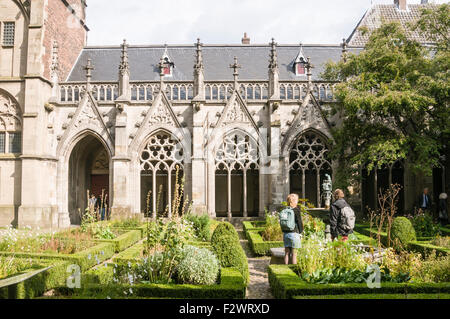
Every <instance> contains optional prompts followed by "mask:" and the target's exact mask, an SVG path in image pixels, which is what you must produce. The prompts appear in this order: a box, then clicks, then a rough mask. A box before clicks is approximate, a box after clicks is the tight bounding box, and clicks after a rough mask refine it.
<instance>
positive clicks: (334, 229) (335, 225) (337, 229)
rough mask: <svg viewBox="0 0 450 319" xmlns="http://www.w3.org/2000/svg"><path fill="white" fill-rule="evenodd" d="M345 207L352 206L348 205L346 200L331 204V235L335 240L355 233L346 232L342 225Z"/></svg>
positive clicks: (351, 231)
mask: <svg viewBox="0 0 450 319" xmlns="http://www.w3.org/2000/svg"><path fill="white" fill-rule="evenodd" d="M345 206H350V205H349V204H347V202H346V201H345V199H343V198H340V199H338V200H337V201H335V202H334V203H333V204H331V208H330V233H331V236H332V237H333V238H337V237H338V236H339V235H340V236H348V235H349V234H351V233H353V230H344V229H343V228H342V226H341V225H342V223H341V214H340V213H341V209H342V208H344V207H345Z"/></svg>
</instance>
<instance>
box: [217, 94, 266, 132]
mask: <svg viewBox="0 0 450 319" xmlns="http://www.w3.org/2000/svg"><path fill="white" fill-rule="evenodd" d="M234 123H241V124H248V125H252V126H254V128H255V129H256V130H258V127H257V126H256V124H255V121H254V120H253V118H252V116H251V114H250V112H249V111H248V108H247V106H246V105H245V102H244V101H243V100H242V98H241V97H240V95H239V94H237V93H236V92H234V93H233V95H232V96H231V98H230V99H229V100H228V104H227V105H226V106H225V109H224V110H223V114H222V116H221V117H220V118H219V121H218V122H217V125H216V127H220V126H226V125H228V124H234Z"/></svg>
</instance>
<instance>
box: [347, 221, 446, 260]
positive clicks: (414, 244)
mask: <svg viewBox="0 0 450 319" xmlns="http://www.w3.org/2000/svg"><path fill="white" fill-rule="evenodd" d="M355 229H357V230H358V232H360V233H362V234H364V235H366V236H372V238H373V239H374V240H376V238H377V233H378V231H376V230H373V229H372V231H371V230H370V228H368V227H364V226H362V225H357V226H355ZM422 239H424V238H422ZM380 240H381V243H382V244H383V245H387V244H388V243H387V241H388V239H387V233H386V232H380ZM407 248H408V249H409V250H411V251H415V252H419V253H422V254H430V253H431V252H432V251H433V250H434V251H436V253H437V254H438V255H444V256H445V255H448V254H449V253H450V249H448V248H445V247H440V246H436V245H433V244H431V240H416V241H411V242H409V243H408V247H407Z"/></svg>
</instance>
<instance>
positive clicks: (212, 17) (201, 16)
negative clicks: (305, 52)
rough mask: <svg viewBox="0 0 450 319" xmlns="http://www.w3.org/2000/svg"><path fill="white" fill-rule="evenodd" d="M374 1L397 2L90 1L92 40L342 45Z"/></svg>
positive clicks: (107, 42)
mask: <svg viewBox="0 0 450 319" xmlns="http://www.w3.org/2000/svg"><path fill="white" fill-rule="evenodd" d="M372 2H373V3H392V2H393V0H223V1H218V0H164V1H157V0H127V1H123V0H89V1H88V8H87V25H88V26H89V28H90V30H91V31H90V32H89V35H88V44H89V45H118V44H120V43H121V42H122V39H124V38H126V39H127V41H128V42H129V43H130V44H163V43H168V44H174V43H177V44H191V43H194V42H195V41H196V39H197V38H198V37H200V38H201V40H202V42H203V43H240V41H241V38H242V36H243V33H244V32H247V34H248V36H249V37H250V38H251V43H268V42H269V41H270V39H271V38H272V37H274V38H275V39H276V41H277V42H279V43H299V42H303V43H339V42H340V41H341V40H342V38H344V37H348V36H349V34H350V33H351V31H352V30H353V28H354V27H355V26H356V24H357V22H358V21H359V19H360V18H361V17H362V15H363V14H364V12H365V11H366V10H367V9H368V8H369V7H370V4H371V3H372ZM436 2H438V3H443V2H446V1H445V0H438V1H436ZM408 3H420V0H414V1H413V0H408Z"/></svg>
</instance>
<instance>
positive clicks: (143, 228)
mask: <svg viewBox="0 0 450 319" xmlns="http://www.w3.org/2000/svg"><path fill="white" fill-rule="evenodd" d="M112 228H113V229H118V230H124V231H130V230H139V231H140V232H141V238H144V237H145V236H147V224H144V225H142V226H136V227H124V226H114V227H112Z"/></svg>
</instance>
